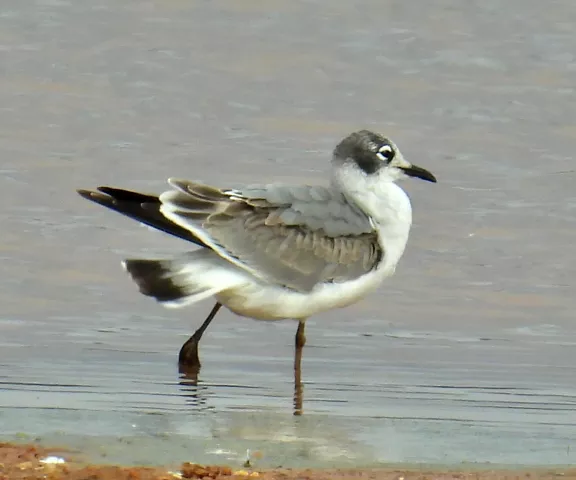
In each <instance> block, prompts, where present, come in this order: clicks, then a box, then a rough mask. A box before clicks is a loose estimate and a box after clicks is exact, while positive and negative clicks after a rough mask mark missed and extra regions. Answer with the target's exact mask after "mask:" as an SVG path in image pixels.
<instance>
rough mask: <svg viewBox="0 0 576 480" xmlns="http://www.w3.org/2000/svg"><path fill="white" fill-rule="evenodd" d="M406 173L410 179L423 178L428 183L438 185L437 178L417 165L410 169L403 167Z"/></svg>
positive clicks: (411, 166)
mask: <svg viewBox="0 0 576 480" xmlns="http://www.w3.org/2000/svg"><path fill="white" fill-rule="evenodd" d="M401 168H402V170H404V173H405V174H406V175H408V176H409V177H416V178H421V179H422V180H426V181H427V182H432V183H436V177H435V176H434V175H432V174H431V173H430V172H429V171H428V170H426V169H425V168H422V167H417V166H416V165H410V166H409V167H401Z"/></svg>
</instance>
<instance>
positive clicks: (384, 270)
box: [217, 181, 412, 320]
mask: <svg viewBox="0 0 576 480" xmlns="http://www.w3.org/2000/svg"><path fill="white" fill-rule="evenodd" d="M364 187H365V188H364V189H363V190H362V191H358V192H355V201H357V203H358V205H359V206H360V207H361V208H362V209H363V210H364V211H366V212H369V214H370V215H371V218H372V219H373V222H374V226H375V228H376V230H377V232H378V235H379V239H380V243H381V245H382V247H383V249H384V257H383V259H382V262H381V263H380V265H379V266H378V267H377V268H376V269H374V270H372V271H371V272H369V273H367V274H365V275H362V276H361V277H359V278H357V279H355V280H352V281H348V282H344V283H325V284H320V285H317V286H316V287H315V288H314V289H313V290H312V291H311V292H307V293H300V292H295V291H293V290H289V289H285V288H283V287H280V286H273V285H267V284H263V283H251V284H249V285H243V286H242V287H239V288H236V289H234V290H233V291H230V290H229V291H227V292H222V293H220V294H219V295H218V296H217V298H218V300H219V301H220V302H221V303H223V304H224V305H226V306H227V307H228V308H229V309H230V310H232V311H233V312H235V313H237V314H239V315H243V316H247V317H252V318H256V319H260V320H280V319H284V318H296V319H300V318H308V317H310V316H312V315H314V314H316V313H319V312H322V311H326V310H330V309H333V308H338V307H345V306H348V305H351V304H353V303H355V302H357V301H358V300H360V299H362V298H363V297H365V296H366V295H367V294H368V293H370V292H372V291H374V290H375V289H376V288H377V287H378V286H379V285H380V283H381V282H382V281H383V280H384V279H385V278H386V277H388V276H390V275H392V274H393V273H394V270H395V269H396V264H397V263H398V261H399V260H400V258H401V257H402V254H403V253H404V249H405V247H406V242H407V240H408V234H409V232H410V225H411V223H412V209H411V206H410V200H409V198H408V196H407V195H406V193H405V192H404V191H403V190H402V189H401V188H400V187H398V186H397V185H395V184H394V183H392V182H383V183H382V182H377V181H375V182H370V183H368V184H367V183H366V182H365V183H364ZM366 187H368V188H366Z"/></svg>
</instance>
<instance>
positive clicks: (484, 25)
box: [0, 0, 576, 466]
mask: <svg viewBox="0 0 576 480" xmlns="http://www.w3.org/2000/svg"><path fill="white" fill-rule="evenodd" d="M575 18H576V6H575V5H574V3H573V1H572V0H565V1H555V2H547V3H542V2H537V1H535V0H511V1H509V2H506V5H505V6H504V5H503V4H502V3H501V2H498V3H497V2H459V1H457V0H446V1H440V0H437V1H431V2H427V3H426V4H422V5H419V7H418V11H415V9H414V7H413V5H412V6H411V5H410V4H408V3H406V2H400V1H390V2H380V1H377V0H374V1H369V0H361V1H357V2H351V3H345V2H343V3H336V2H327V1H325V2H322V1H290V2H288V1H282V0H274V1H267V2H260V1H256V0H244V1H242V2H234V1H232V0H228V1H214V2H195V3H193V2H183V1H179V0H164V1H146V2H141V1H135V0H134V1H131V0H127V1H125V2H113V1H111V0H103V1H101V2H98V3H97V4H93V3H92V4H88V3H86V2H72V1H66V0H56V1H54V0H45V1H36V2H22V1H17V0H5V1H4V2H3V4H2V9H1V10H0V56H1V57H2V62H1V64H2V70H3V72H2V75H1V76H0V108H1V110H2V115H0V155H1V158H2V162H1V164H0V179H1V184H2V188H1V189H0V200H1V201H2V205H3V208H2V209H1V210H0V224H1V225H2V229H1V231H0V256H1V257H2V269H3V275H2V281H1V283H0V286H1V288H0V305H2V309H1V310H0V312H1V313H0V428H1V431H2V432H3V437H4V438H22V439H30V438H34V437H39V438H40V439H42V440H44V441H47V442H63V443H68V444H77V445H84V446H85V448H86V449H87V450H88V451H90V452H91V453H92V454H93V455H94V456H95V457H96V458H100V459H103V460H106V461H130V462H136V463H142V462H143V463H146V462H150V461H153V462H154V463H159V462H166V463H170V462H177V461H180V460H196V461H219V462H226V463H232V464H238V465H240V464H241V463H242V462H243V459H244V457H245V455H246V449H250V450H251V451H252V452H253V456H255V457H260V455H263V457H262V458H255V460H254V461H255V462H256V464H257V465H259V466H260V465H261V466H264V465H271V466H274V465H280V464H281V465H285V466H289V465H302V466H303V465H317V466H320V465H368V464H375V463H383V462H384V463H385V462H430V463H459V462H493V463H507V464H569V463H574V462H575V461H576V446H575V445H574V431H576V430H575V428H576V387H574V378H576V367H575V366H574V364H575V362H574V360H575V354H574V347H575V346H576V323H575V322H574V311H575V307H576V300H575V299H574V294H573V290H574V278H575V274H576V262H575V261H574V249H573V245H574V243H575V240H576V230H575V229H574V225H575V221H576V190H575V189H574V184H575V182H576V173H575V167H574V161H573V158H572V155H573V151H574V145H575V143H576V123H575V122H576V121H575V117H574V111H576V110H575V107H576V100H575V98H576V97H575V96H574V93H575V87H574V79H575V78H576V77H575V75H576V59H575V56H574V52H575V51H576V38H575V37H574V35H573V23H574V22H573V20H574V19H575ZM363 127H370V128H373V129H376V130H380V131H382V132H384V133H386V134H388V135H389V136H390V137H392V138H393V139H394V140H395V141H396V143H397V144H398V145H399V146H400V148H401V149H402V151H403V153H404V155H405V156H406V157H407V158H408V159H410V160H412V161H414V163H417V164H420V165H422V166H424V167H426V168H429V169H430V170H431V171H433V172H434V173H435V174H436V175H437V176H438V178H439V180H440V183H438V184H437V185H430V184H423V182H421V183H418V182H416V181H414V182H406V183H405V187H406V189H407V190H408V191H409V192H410V194H411V196H412V198H413V203H414V208H415V225H414V229H413V232H412V236H411V239H410V245H409V247H408V249H407V252H406V256H405V257H404V259H403V260H402V262H401V264H400V265H399V267H398V270H397V273H396V275H395V276H394V278H392V279H390V280H389V281H388V282H387V283H386V284H385V285H384V286H383V287H382V288H381V289H380V291H379V292H378V293H377V294H375V295H373V296H371V297H370V298H368V299H366V301H364V302H362V303H360V304H358V305H356V306H354V307H351V308H348V309H345V310H339V311H335V312H328V313H325V314H323V315H318V316H317V317H315V318H313V319H311V320H310V322H309V325H308V330H307V337H308V345H307V346H306V350H305V353H304V365H303V368H304V372H303V375H304V381H305V386H304V412H305V414H304V416H302V417H300V418H295V417H293V416H292V394H293V391H292V390H293V387H292V346H293V334H294V331H295V328H296V324H295V323H293V322H281V323H274V324H269V323H264V322H254V321H251V320H247V319H239V318H237V317H235V316H233V315H232V314H230V313H228V312H223V313H221V314H220V315H219V316H218V317H217V320H216V321H215V322H214V324H213V325H212V326H211V327H210V330H209V331H208V333H207V335H206V337H205V339H204V341H203V345H202V347H201V350H202V351H201V355H202V359H203V362H204V367H203V369H202V372H201V375H200V378H199V381H198V384H197V385H193V384H191V382H190V381H188V380H186V379H181V378H180V377H179V374H178V372H177V368H176V364H175V363H176V355H177V351H178V348H179V347H180V345H181V343H182V342H183V341H184V340H185V339H186V338H187V337H186V335H189V334H190V333H192V331H193V330H194V328H195V327H196V326H197V325H199V324H200V322H201V321H202V319H203V317H204V316H205V315H206V314H207V313H208V310H209V308H210V305H209V303H208V302H205V303H203V304H201V305H197V306H194V307H192V308H190V309H188V310H181V311H169V310H165V309H163V308H161V307H160V306H157V305H155V304H153V303H151V302H150V301H149V300H148V299H146V298H144V297H141V296H140V295H139V294H138V293H137V292H136V289H135V287H134V286H133V285H132V284H131V283H130V281H129V280H128V279H127V278H126V277H125V276H124V275H123V273H122V271H121V268H120V266H119V261H120V260H121V259H122V258H124V257H125V256H133V255H150V256H154V255H170V254H172V253H173V252H175V251H183V249H184V248H185V246H184V245H183V244H182V243H181V242H178V241H176V240H173V239H170V238H167V237H165V236H163V235H161V234H154V233H150V232H149V231H148V230H147V229H143V228H140V227H139V226H138V225H137V224H135V223H134V222H130V221H129V220H126V219H123V218H121V217H120V216H117V215H114V214H112V213H110V212H107V211H104V209H101V208H98V207H97V206H95V205H91V204H89V203H88V202H86V201H84V200H82V199H81V198H80V197H78V196H77V195H76V194H75V192H74V190H75V188H79V187H84V188H86V187H93V186H97V185H100V184H113V185H117V186H123V187H127V188H134V189H145V190H150V191H160V190H161V189H162V188H164V187H165V183H164V179H165V178H167V177H169V176H183V177H190V178H195V179H200V180H205V181H211V182H216V183H218V184H221V185H230V184H234V183H243V182H248V183H255V182H266V181H272V180H274V181H282V182H302V181H309V182H312V181H314V182H322V181H323V178H322V175H323V172H324V171H325V169H326V167H327V158H328V157H329V152H330V151H331V149H332V148H333V146H334V144H335V143H336V141H337V140H338V139H339V138H341V137H342V136H344V135H346V134H347V133H348V132H350V131H351V130H354V129H358V128H363ZM21 433H26V434H28V435H29V436H27V437H24V436H22V435H21ZM254 452H257V454H254Z"/></svg>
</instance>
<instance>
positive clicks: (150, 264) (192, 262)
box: [122, 250, 245, 308]
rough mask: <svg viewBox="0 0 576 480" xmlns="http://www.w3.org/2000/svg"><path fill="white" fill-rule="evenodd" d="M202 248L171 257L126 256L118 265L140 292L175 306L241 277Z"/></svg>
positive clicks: (237, 281) (236, 282)
mask: <svg viewBox="0 0 576 480" xmlns="http://www.w3.org/2000/svg"><path fill="white" fill-rule="evenodd" d="M205 252H206V251H205V250H204V251H203V250H199V251H196V252H193V253H190V254H187V255H185V256H182V257H177V258H175V259H171V260H144V259H129V260H125V261H123V262H122V266H123V267H124V269H125V270H126V271H127V272H128V273H129V274H130V276H131V277H132V279H133V280H134V282H136V284H137V285H138V287H139V289H140V292H141V293H143V294H144V295H146V296H148V297H153V298H155V299H156V301H158V302H160V303H162V304H163V305H164V306H166V307H172V308H178V307H183V306H185V305H189V304H191V303H195V302H198V301H200V300H204V299H205V298H208V297H210V296H212V295H215V294H217V293H219V292H221V291H223V290H227V289H229V288H233V287H235V286H238V285H239V284H241V283H243V282H244V281H245V277H244V278H243V275H241V274H240V273H239V272H235V271H234V269H230V267H229V266H226V265H222V263H221V262H219V261H218V260H219V259H215V258H213V257H212V258H211V256H208V255H205ZM206 253H207V252H206ZM195 254H196V255H195Z"/></svg>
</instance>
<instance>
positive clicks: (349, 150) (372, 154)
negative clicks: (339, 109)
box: [333, 130, 436, 183]
mask: <svg viewBox="0 0 576 480" xmlns="http://www.w3.org/2000/svg"><path fill="white" fill-rule="evenodd" d="M333 164H334V165H335V166H336V167H338V166H344V165H345V166H348V167H352V168H355V169H358V170H360V171H361V172H363V173H364V174H365V175H376V174H378V176H379V177H382V178H389V179H390V180H392V181H396V180H400V179H402V178H404V177H406V176H408V177H415V178H421V179H422V180H426V181H428V182H434V183H436V177H435V176H434V175H432V173H430V172H429V171H428V170H426V169H424V168H421V167H418V166H416V165H412V164H411V163H410V162H408V161H406V160H405V159H404V156H403V155H402V153H400V150H398V147H397V146H396V144H395V143H394V142H393V141H392V140H390V139H388V138H386V137H384V136H382V135H380V134H378V133H374V132H371V131H369V130H361V131H359V132H354V133H352V134H350V135H348V136H347V137H346V138H344V139H343V140H342V141H341V142H340V143H339V144H338V145H337V146H336V148H335V149H334V156H333Z"/></svg>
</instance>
